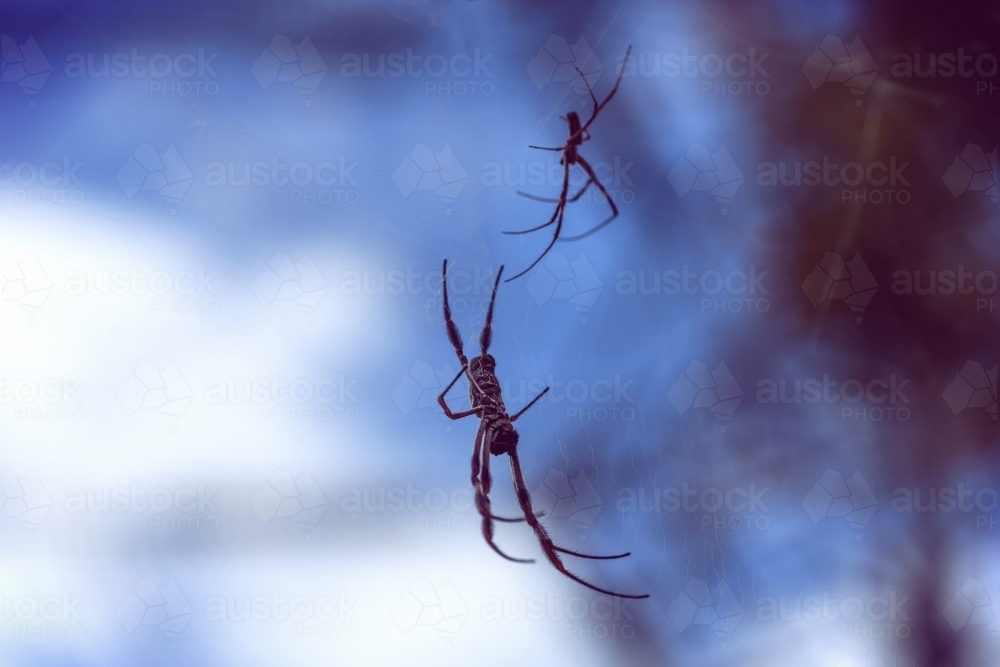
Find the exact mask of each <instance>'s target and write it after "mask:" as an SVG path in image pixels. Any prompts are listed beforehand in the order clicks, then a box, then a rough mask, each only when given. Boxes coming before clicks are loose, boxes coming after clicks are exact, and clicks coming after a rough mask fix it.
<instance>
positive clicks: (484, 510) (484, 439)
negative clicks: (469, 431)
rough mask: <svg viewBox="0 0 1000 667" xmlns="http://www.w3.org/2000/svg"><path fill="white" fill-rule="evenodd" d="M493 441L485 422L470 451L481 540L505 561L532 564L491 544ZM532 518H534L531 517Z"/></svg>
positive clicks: (480, 427) (530, 560)
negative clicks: (491, 451)
mask: <svg viewBox="0 0 1000 667" xmlns="http://www.w3.org/2000/svg"><path fill="white" fill-rule="evenodd" d="M492 439H493V431H492V429H487V428H486V422H483V423H481V424H480V425H479V433H477V434H476V445H475V447H474V448H473V451H472V485H473V487H475V489H476V509H477V510H479V515H480V516H481V517H482V518H483V539H485V540H486V544H488V545H490V548H492V549H493V551H495V552H497V553H498V554H499V555H501V556H503V557H504V558H506V559H507V560H510V561H514V562H515V563H534V562H535V559H534V558H514V557H513V556H508V555H507V554H505V553H504V552H503V551H501V550H500V547H498V546H497V545H496V544H495V543H494V542H493V512H492V511H491V510H490V498H489V495H488V494H489V492H490V486H491V482H490V442H491V441H492ZM532 518H534V517H532Z"/></svg>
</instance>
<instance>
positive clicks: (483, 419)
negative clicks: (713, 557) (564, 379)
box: [438, 260, 649, 599]
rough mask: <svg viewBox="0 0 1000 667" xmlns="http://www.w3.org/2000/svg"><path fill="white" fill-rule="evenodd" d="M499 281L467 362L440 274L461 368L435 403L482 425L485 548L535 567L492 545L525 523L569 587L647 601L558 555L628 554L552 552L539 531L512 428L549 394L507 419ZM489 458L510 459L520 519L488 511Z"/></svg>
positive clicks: (475, 459)
mask: <svg viewBox="0 0 1000 667" xmlns="http://www.w3.org/2000/svg"><path fill="white" fill-rule="evenodd" d="M502 275H503V267H502V266H501V267H500V270H499V271H498V272H497V277H496V281H495V282H494V283H493V295H492V296H491V297H490V305H489V307H488V309H487V312H486V323H485V324H484V325H483V331H482V333H481V334H480V337H479V349H480V355H479V356H478V357H473V358H472V359H471V360H469V359H468V358H466V356H465V352H464V351H463V349H462V336H461V334H460V333H459V332H458V327H456V326H455V322H454V321H453V320H452V318H451V306H450V305H449V303H448V260H445V261H444V264H443V266H442V268H441V276H442V292H443V300H444V321H445V325H446V326H447V329H448V339H449V340H450V341H451V344H452V346H453V347H454V348H455V354H457V355H458V360H459V361H460V362H461V364H462V368H461V370H459V371H458V374H457V375H456V376H455V378H454V379H453V380H452V381H451V382H450V383H448V386H447V387H445V389H444V391H442V392H441V395H440V396H438V403H440V404H441V407H442V408H443V409H444V413H445V414H446V415H447V416H448V418H449V419H462V418H464V417H470V416H472V415H475V416H476V417H478V418H479V419H480V422H479V431H478V432H477V433H476V440H475V445H474V446H473V451H472V486H473V488H474V489H475V491H476V509H477V510H478V511H479V514H480V516H482V519H483V523H482V529H483V537H484V538H485V539H486V543H487V544H489V545H490V547H491V548H492V549H493V550H494V551H496V552H497V553H498V554H500V555H501V556H503V557H504V558H506V559H507V560H510V561H514V562H515V563H533V562H535V561H534V559H532V558H514V557H513V556H508V555H507V554H506V553H504V552H503V551H502V550H501V549H500V547H498V546H497V545H496V543H494V541H493V522H494V521H506V522H510V523H516V522H521V521H527V522H528V524H529V525H530V526H531V527H532V529H533V530H534V531H535V535H536V536H537V538H538V541H539V543H540V544H541V547H542V550H543V551H544V552H545V556H546V557H547V558H548V559H549V562H551V563H552V565H554V566H555V568H556V569H557V570H559V571H560V572H561V573H563V574H564V575H566V576H567V577H569V578H570V579H572V580H573V581H576V582H578V583H580V584H583V585H584V586H586V587H587V588H590V589H592V590H595V591H598V592H599V593H605V594H606V595H613V596H615V597H620V598H633V599H640V598H648V597H649V595H648V594H647V595H633V594H627V593H616V592H614V591H610V590H608V589H606V588H601V587H600V586H595V585H594V584H591V583H588V582H586V581H584V580H583V579H581V578H580V577H578V576H576V575H575V574H573V573H572V572H570V571H569V570H568V569H567V568H566V566H565V565H563V562H562V560H561V559H560V558H559V553H564V554H569V555H571V556H578V557H580V558H591V559H595V560H611V559H615V558H624V557H625V556H628V555H629V554H630V553H631V552H626V553H623V554H617V555H615V556H593V555H590V554H583V553H580V552H578V551H573V550H572V549H566V548H563V547H560V546H556V545H555V544H554V543H553V542H552V538H550V537H549V534H548V532H546V530H545V528H543V527H542V524H541V523H539V522H538V518H539V517H540V516H541V513H538V514H536V513H535V511H534V509H533V508H532V506H531V496H530V495H529V494H528V487H527V486H526V485H525V483H524V475H523V474H522V473H521V463H520V460H519V459H518V455H517V443H518V435H517V431H515V430H514V422H515V421H517V419H518V417H520V416H521V415H523V414H524V413H525V412H526V411H527V410H528V408H530V407H531V406H533V405H534V404H535V403H537V402H538V400H539V399H541V398H542V396H544V395H545V394H546V393H548V391H549V388H548V387H546V388H545V389H543V390H542V391H541V392H540V393H539V394H538V395H537V396H535V397H534V398H533V399H531V401H530V402H529V403H528V404H527V405H526V406H524V407H523V408H521V409H520V410H519V411H518V412H517V413H516V414H514V415H513V416H510V415H508V414H507V408H506V407H504V404H503V398H502V397H501V396H500V383H499V381H497V376H496V372H495V371H496V360H495V359H494V358H493V356H492V355H490V353H489V349H490V343H491V342H492V340H493V303H494V301H496V298H497V287H498V286H499V285H500V276H502ZM462 375H465V376H466V377H467V378H468V379H469V400H470V402H471V403H472V408H471V409H470V410H465V411H462V412H452V411H451V408H449V407H448V403H447V402H446V401H445V396H447V394H448V392H449V391H451V388H452V387H454V386H455V383H456V382H458V379H459V378H460V377H462ZM490 454H492V455H493V456H500V455H502V454H506V455H507V456H508V457H509V458H510V469H511V474H512V477H513V480H514V489H515V490H516V491H517V500H518V503H519V504H520V506H521V511H522V512H523V513H524V518H523V519H521V518H517V519H508V518H505V517H500V516H497V515H495V514H493V511H492V509H491V508H490V497H489V494H490V489H491V487H492V484H493V482H492V479H491V478H490Z"/></svg>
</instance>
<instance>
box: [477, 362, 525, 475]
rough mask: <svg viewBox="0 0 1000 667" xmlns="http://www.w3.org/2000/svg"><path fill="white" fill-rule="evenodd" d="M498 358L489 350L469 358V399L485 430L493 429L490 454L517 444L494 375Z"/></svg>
mask: <svg viewBox="0 0 1000 667" xmlns="http://www.w3.org/2000/svg"><path fill="white" fill-rule="evenodd" d="M496 368H497V362H496V359H494V358H493V355H491V354H484V355H482V356H480V357H473V358H472V359H469V375H470V376H471V377H472V381H471V382H469V403H470V404H471V405H472V406H473V407H474V408H478V409H479V410H480V412H479V414H480V415H481V417H480V418H481V419H482V420H483V424H484V425H485V428H486V430H487V431H490V432H492V433H493V439H492V441H491V442H490V454H493V456H500V455H502V454H508V453H509V452H510V450H512V449H513V448H514V447H516V446H517V439H518V435H517V431H516V430H514V425H513V424H512V423H511V421H510V417H509V416H508V415H507V408H506V406H504V404H503V397H502V396H501V395H500V381H499V380H497V376H496Z"/></svg>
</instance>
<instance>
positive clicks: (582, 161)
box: [562, 156, 618, 241]
mask: <svg viewBox="0 0 1000 667" xmlns="http://www.w3.org/2000/svg"><path fill="white" fill-rule="evenodd" d="M577 162H578V163H579V164H580V167H582V168H583V170H584V171H586V172H587V175H588V176H590V181H593V182H594V183H596V184H597V187H598V188H600V189H601V194H603V195H604V198H605V199H606V200H607V202H608V205H609V206H611V216H610V217H608V218H607V219H606V220H604V222H602V223H600V224H598V225H597V226H596V227H592V228H591V229H589V230H587V231H585V232H584V233H582V234H577V235H576V236H567V237H566V238H564V239H562V240H563V241H579V240H580V239H584V238H587V237H588V236H590V235H591V234H593V233H594V232H596V231H598V230H600V229H603V228H605V227H607V226H608V225H609V224H610V223H611V221H612V220H614V219H615V218H617V217H618V207H617V206H616V205H615V202H614V200H613V199H612V198H611V195H610V194H608V191H607V189H606V188H605V187H604V184H603V183H601V181H600V179H598V178H597V174H596V173H595V172H594V168H593V167H591V166H590V163H589V162H587V161H586V160H585V159H583V156H577ZM590 181H588V183H590Z"/></svg>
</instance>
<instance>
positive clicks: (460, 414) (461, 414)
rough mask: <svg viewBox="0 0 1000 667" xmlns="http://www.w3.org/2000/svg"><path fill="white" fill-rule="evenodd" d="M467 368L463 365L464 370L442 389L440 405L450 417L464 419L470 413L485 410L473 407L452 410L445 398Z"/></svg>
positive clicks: (475, 413) (478, 412)
mask: <svg viewBox="0 0 1000 667" xmlns="http://www.w3.org/2000/svg"><path fill="white" fill-rule="evenodd" d="M466 370H467V367H465V366H463V367H462V370H460V371H459V372H458V375H456V376H455V378H454V379H453V380H452V381H451V382H449V383H448V386H447V387H445V388H444V391H442V392H441V394H440V395H439V396H438V405H440V406H441V408H442V409H443V410H444V413H445V415H447V416H448V419H463V418H465V417H468V416H470V415H478V414H480V413H481V412H482V410H483V409H482V408H472V409H471V410H465V411H463V412H452V411H451V408H449V407H448V403H446V402H445V400H444V397H445V396H446V395H447V394H448V392H449V391H451V388H452V387H454V386H455V383H456V382H458V378H460V377H462V374H463V373H465V372H466Z"/></svg>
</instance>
